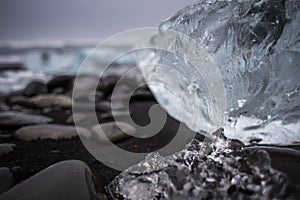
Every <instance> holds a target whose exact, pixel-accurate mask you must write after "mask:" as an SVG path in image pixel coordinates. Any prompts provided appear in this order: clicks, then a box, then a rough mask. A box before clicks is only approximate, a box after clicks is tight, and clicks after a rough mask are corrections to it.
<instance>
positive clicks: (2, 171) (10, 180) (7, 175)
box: [0, 167, 15, 195]
mask: <svg viewBox="0 0 300 200" xmlns="http://www.w3.org/2000/svg"><path fill="white" fill-rule="evenodd" d="M14 182H15V181H14V176H13V174H12V173H11V171H10V169H9V168H7V167H0V195H1V194H2V193H3V192H6V191H7V190H8V189H9V188H11V187H12V186H13V185H14Z"/></svg>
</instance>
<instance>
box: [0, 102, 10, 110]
mask: <svg viewBox="0 0 300 200" xmlns="http://www.w3.org/2000/svg"><path fill="white" fill-rule="evenodd" d="M8 110H9V107H8V106H7V105H6V104H5V103H4V102H1V101H0V111H8Z"/></svg>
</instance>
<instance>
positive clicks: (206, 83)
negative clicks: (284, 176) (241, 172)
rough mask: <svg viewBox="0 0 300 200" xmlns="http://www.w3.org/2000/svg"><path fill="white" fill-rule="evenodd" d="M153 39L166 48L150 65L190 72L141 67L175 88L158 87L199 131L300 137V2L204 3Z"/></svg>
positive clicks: (168, 105)
mask: <svg viewBox="0 0 300 200" xmlns="http://www.w3.org/2000/svg"><path fill="white" fill-rule="evenodd" d="M170 31H175V32H176V34H170ZM191 40H194V41H195V42H196V43H197V45H191V43H190V41H191ZM152 42H153V43H156V44H159V46H162V47H163V48H162V49H164V50H157V49H156V50H153V51H152V52H151V53H149V52H148V53H147V54H145V55H147V56H146V58H145V59H144V60H143V62H142V63H143V65H145V64H147V63H148V64H155V63H156V64H160V65H165V66H168V67H170V68H172V69H174V70H176V71H178V72H179V73H181V74H182V76H183V77H185V78H178V76H174V74H172V73H167V72H164V71H162V70H161V68H157V67H155V66H154V65H151V66H152V67H149V68H145V67H144V68H141V69H142V71H143V73H144V76H145V78H146V80H147V81H148V82H151V81H162V82H163V84H165V85H167V87H160V88H158V87H157V86H156V85H151V84H150V88H151V90H152V91H153V93H154V95H155V97H156V98H157V100H158V101H159V103H160V104H161V105H162V106H163V107H164V108H165V109H166V110H167V111H168V113H169V114H170V115H172V116H173V117H175V118H177V119H179V120H181V121H183V122H184V123H186V124H187V125H188V126H189V127H190V128H191V129H193V130H195V131H198V130H205V131H208V132H212V131H213V130H214V129H215V128H216V127H218V126H220V125H222V126H224V128H225V134H226V135H227V136H229V137H233V138H238V139H240V140H242V141H243V142H245V143H248V142H250V141H254V140H255V141H260V140H261V143H269V144H292V143H294V142H299V141H300V134H299V133H300V122H299V120H300V94H299V90H300V81H299V77H300V66H299V63H300V3H299V1H295V0H247V1H241V0H201V1H199V2H198V3H195V4H193V5H191V6H188V7H186V8H184V9H182V10H180V11H179V12H177V13H176V14H175V15H174V16H173V17H171V18H170V19H168V20H166V21H165V22H163V23H162V24H161V26H160V34H159V35H158V36H156V37H154V38H153V40H152ZM174 52H175V54H174ZM178 55H179V56H178ZM205 68H216V69H217V71H216V73H215V74H213V75H212V74H209V73H208V72H207V71H205V70H204V71H203V69H205ZM199 71H200V75H199ZM218 73H219V74H218ZM207 74H209V76H208V75H207ZM205 75H206V77H205ZM219 75H221V79H220V78H219ZM218 83H220V84H219V85H218ZM222 86H224V87H223V88H221V87H222ZM223 89H224V91H225V92H224V94H225V95H224V96H222V94H221V93H222V90H223ZM167 90H168V91H167ZM170 91H172V93H175V95H176V96H177V98H179V99H181V100H180V102H181V103H182V104H181V106H179V105H178V104H175V103H172V102H176V101H177V100H175V99H174V95H169V94H170ZM222 97H224V98H222ZM222 99H223V104H222V102H221V101H222ZM220 112H222V114H223V115H220ZM220 116H221V117H222V118H223V119H224V122H222V120H220ZM195 117H199V120H196V122H195V120H193V119H194V118H195ZM220 121H221V122H222V123H220Z"/></svg>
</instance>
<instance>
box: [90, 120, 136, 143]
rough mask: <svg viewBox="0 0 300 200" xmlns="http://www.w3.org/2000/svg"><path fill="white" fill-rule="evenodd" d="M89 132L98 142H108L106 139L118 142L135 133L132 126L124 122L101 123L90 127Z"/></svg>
mask: <svg viewBox="0 0 300 200" xmlns="http://www.w3.org/2000/svg"><path fill="white" fill-rule="evenodd" d="M118 125H119V126H118ZM91 131H92V134H93V135H94V136H96V137H97V138H98V140H99V141H100V142H108V141H107V138H108V139H109V140H110V141H111V142H116V141H120V140H123V139H126V138H128V137H130V135H133V134H135V132H136V130H135V128H134V127H133V126H131V125H130V124H128V123H125V122H118V124H116V123H115V122H107V123H102V124H101V125H96V126H94V127H92V129H91Z"/></svg>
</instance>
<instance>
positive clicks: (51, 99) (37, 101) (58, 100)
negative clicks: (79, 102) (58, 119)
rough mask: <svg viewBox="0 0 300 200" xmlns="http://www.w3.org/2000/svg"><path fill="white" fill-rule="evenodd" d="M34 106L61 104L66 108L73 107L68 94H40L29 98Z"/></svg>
mask: <svg viewBox="0 0 300 200" xmlns="http://www.w3.org/2000/svg"><path fill="white" fill-rule="evenodd" d="M28 102H29V103H31V104H32V106H35V107H38V108H46V107H52V106H61V107H65V108H70V107H72V99H71V98H70V97H69V96H66V95H39V96H35V97H32V98H30V99H29V100H28Z"/></svg>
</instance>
